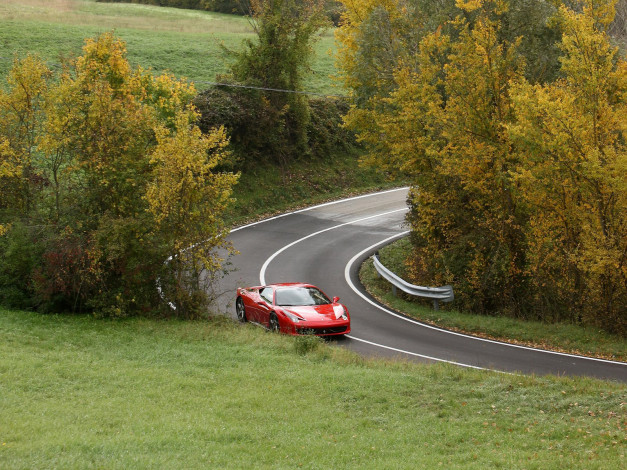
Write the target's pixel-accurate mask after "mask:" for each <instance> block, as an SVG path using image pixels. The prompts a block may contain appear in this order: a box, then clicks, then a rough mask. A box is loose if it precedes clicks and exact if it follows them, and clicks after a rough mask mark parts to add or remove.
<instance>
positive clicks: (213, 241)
mask: <svg viewBox="0 0 627 470" xmlns="http://www.w3.org/2000/svg"><path fill="white" fill-rule="evenodd" d="M33 69H35V70H40V68H37V67H34V66H33V65H32V64H31V62H30V61H25V62H24V63H23V64H21V63H16V66H15V67H14V71H13V75H14V76H28V75H29V74H30V71H32V70H33ZM22 88H24V87H22ZM18 91H19V87H18V86H17V85H13V86H12V87H10V91H9V94H8V95H7V96H9V97H11V96H18ZM194 95H195V90H194V88H193V86H191V85H188V84H186V83H184V82H182V81H179V80H176V79H174V77H172V76H169V75H162V76H160V77H153V76H152V75H151V74H150V73H147V72H145V71H143V70H141V69H137V70H134V71H133V70H131V67H130V66H129V64H128V61H127V60H126V48H125V45H124V43H123V42H122V41H120V40H119V39H117V38H115V37H114V36H113V34H111V33H107V34H103V35H101V36H100V37H99V38H97V39H88V40H87V41H86V44H85V47H84V49H83V55H82V56H81V57H79V58H78V59H77V60H76V62H75V63H73V64H72V65H71V66H69V67H68V68H66V69H65V70H64V71H63V73H62V74H61V76H60V77H59V78H58V80H57V81H56V82H54V83H53V82H50V83H49V84H48V86H47V87H39V88H38V91H37V93H34V94H32V96H31V97H30V101H27V100H26V94H22V95H19V96H18V97H19V99H18V98H16V99H15V100H13V101H11V100H9V99H8V98H7V99H3V100H2V101H1V102H0V105H1V106H0V116H4V118H3V119H2V123H3V124H4V126H5V128H9V125H10V124H11V123H12V122H14V121H15V120H12V119H11V118H12V116H14V115H15V114H16V113H15V110H16V109H18V110H21V109H27V106H26V104H27V103H29V102H33V100H34V99H35V98H36V100H37V101H38V102H39V103H41V106H40V114H41V116H40V117H39V118H38V119H36V120H35V121H37V122H40V125H39V126H36V127H34V128H33V129H34V131H33V136H34V137H33V139H32V140H31V145H30V146H29V147H28V148H29V149H30V150H31V157H30V158H29V159H28V160H27V159H25V158H21V157H20V158H18V157H19V156H20V155H21V154H19V153H17V152H16V150H15V149H16V148H17V149H20V148H22V147H24V145H22V146H19V145H18V146H16V145H15V144H11V142H9V143H8V144H7V137H5V138H4V141H3V143H2V145H0V149H1V150H2V156H3V165H2V167H1V168H2V169H3V170H2V171H3V174H2V176H4V177H6V178H12V177H14V175H15V174H17V173H19V171H17V169H19V168H21V166H24V165H25V164H24V163H22V162H24V161H28V162H30V169H31V170H30V171H31V175H32V176H31V177H30V178H22V179H21V180H20V181H22V183H23V184H25V185H26V186H27V187H28V192H29V194H31V195H32V196H31V198H30V199H31V201H33V203H32V204H31V205H30V207H25V208H24V209H22V208H21V207H19V205H18V204H17V202H16V203H13V202H11V203H10V205H9V208H10V209H12V210H13V212H10V211H6V212H5V213H4V217H3V219H2V220H0V223H3V226H4V227H7V226H11V228H10V229H8V230H7V229H6V228H5V230H4V231H5V232H6V233H5V234H4V238H3V240H0V241H1V242H2V243H0V250H2V254H3V255H7V254H8V253H9V252H10V251H11V250H12V248H11V247H15V246H23V245H25V244H26V245H29V246H32V247H34V248H33V250H32V251H33V252H35V254H34V255H33V258H35V259H37V258H38V262H36V263H33V265H32V266H30V268H28V267H27V268H24V269H21V270H20V272H21V273H22V278H20V279H14V280H11V278H10V276H9V275H8V274H7V273H11V272H14V271H15V262H14V261H15V260H14V258H12V257H10V256H9V257H7V256H3V259H2V261H0V283H6V284H11V282H15V283H21V284H22V285H23V286H25V288H24V289H25V292H24V296H27V297H30V302H31V303H32V304H34V305H35V306H38V307H39V308H42V309H52V310H83V309H93V310H95V311H98V312H100V313H101V314H105V315H129V314H138V313H148V312H153V313H154V312H155V309H154V306H155V305H158V304H159V303H160V299H159V296H158V292H157V289H156V283H157V280H159V282H160V284H161V286H162V287H163V290H164V291H167V292H168V293H171V294H172V295H173V296H174V297H175V298H176V300H178V301H179V304H178V307H179V308H178V309H177V312H176V313H177V314H178V315H183V316H187V317H193V316H198V315H200V313H201V312H202V311H203V307H204V306H205V304H206V301H207V296H206V295H205V294H203V293H202V292H199V291H196V292H194V295H193V296H186V292H185V290H186V289H187V288H188V287H190V286H194V285H199V282H198V279H199V278H200V277H201V276H203V271H205V270H206V271H209V272H211V271H215V270H216V267H217V263H218V258H217V254H216V249H217V248H219V247H223V246H224V245H225V241H224V240H225V233H224V230H223V227H222V222H221V217H222V213H223V211H224V210H225V208H226V205H227V203H228V201H229V194H230V190H231V187H232V185H233V184H235V182H236V180H237V177H236V176H235V175H232V174H220V173H214V171H213V170H214V168H215V167H216V165H217V164H218V163H219V162H220V161H221V160H222V159H223V158H225V155H226V153H225V152H224V147H225V146H226V144H227V140H226V137H225V135H224V132H223V131H222V130H220V129H217V130H211V131H210V132H209V133H208V135H207V136H202V135H201V133H200V131H199V130H198V128H197V127H196V125H195V122H196V120H197V117H198V115H197V113H196V111H195V110H194V109H193V107H192V106H191V105H190V101H191V98H192V97H193V96H194ZM33 97H35V98H33ZM14 101H15V102H17V103H19V106H17V105H14V104H12V103H13V102H14ZM9 137H11V134H9ZM14 160H15V161H17V162H18V163H10V164H9V163H6V162H13V161H14ZM5 163H6V164H5ZM20 165H21V166H20ZM181 172H183V173H181ZM22 173H23V170H22ZM34 182H41V183H38V184H35V183H34ZM176 182H178V183H176ZM176 184H179V187H178V189H177V187H176ZM164 194H165V195H167V197H168V198H170V199H169V200H168V199H164V198H163V195H164ZM176 204H178V206H177V205H176ZM20 211H21V212H20ZM17 212H20V215H19V217H18V216H17V215H16V213H17ZM199 217H203V220H202V221H201V220H199ZM182 220H186V221H187V225H186V224H185V223H182ZM19 221H22V222H23V224H17V223H16V222H19ZM13 251H15V250H14V249H13ZM181 253H185V254H186V256H192V257H193V258H192V259H193V260H194V261H195V263H194V264H192V265H190V264H184V263H182V262H178V261H177V262H172V263H166V260H167V259H168V258H169V257H170V256H174V257H175V258H177V259H182V258H183V257H182V256H180V254H181ZM177 256H178V257H177ZM190 268H191V272H192V275H191V276H190V275H189V274H188V273H189V272H190ZM3 273H4V274H6V275H3ZM194 276H196V277H194ZM183 279H185V282H183V281H182V280H183ZM0 288H2V289H4V288H7V289H8V288H10V286H7V285H2V286H0Z"/></svg>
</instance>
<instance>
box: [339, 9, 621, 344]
mask: <svg viewBox="0 0 627 470" xmlns="http://www.w3.org/2000/svg"><path fill="white" fill-rule="evenodd" d="M342 3H343V4H344V6H345V7H346V10H347V13H346V21H345V22H344V23H343V24H342V26H341V27H340V28H339V31H338V39H339V45H338V50H339V60H338V67H339V71H340V74H341V75H342V77H343V79H344V84H345V86H346V87H347V88H348V89H350V90H351V93H352V96H353V97H354V103H355V106H354V107H353V108H351V110H350V112H349V113H348V115H347V116H346V121H347V123H348V125H349V127H350V128H351V129H353V130H354V131H355V132H356V133H357V134H358V138H359V139H361V140H363V141H364V142H366V143H367V144H368V156H367V157H365V160H366V161H367V162H370V163H371V164H372V165H374V166H376V167H378V168H385V169H387V170H388V171H390V172H396V173H398V174H402V175H405V176H406V177H408V178H410V179H411V186H412V191H411V193H410V197H409V206H410V213H409V215H408V222H409V225H410V229H411V238H410V240H411V242H412V243H411V250H410V252H409V253H408V254H407V265H408V267H409V269H408V274H409V280H410V281H412V282H413V283H415V284H419V285H445V284H452V285H454V286H455V293H456V303H457V305H458V307H459V308H460V309H462V310H464V311H468V312H473V313H476V314H480V315H494V316H502V317H506V318H517V319H526V320H531V321H536V320H538V321H542V322H545V323H553V322H555V323H560V322H562V323H572V324H577V325H586V326H590V327H593V328H600V329H603V330H605V331H608V332H611V333H614V334H618V335H621V336H622V337H623V338H624V337H625V336H626V335H627V145H626V141H625V135H626V133H627V119H625V117H626V116H627V98H626V97H627V61H626V60H625V53H624V48H623V49H621V47H620V46H621V40H623V41H624V35H623V36H621V35H620V34H614V33H615V32H616V29H614V28H613V26H614V25H616V24H617V22H616V21H615V18H616V11H617V10H616V7H617V5H618V6H619V7H620V8H619V10H618V11H619V12H621V13H622V15H623V16H622V17H619V20H620V21H622V24H623V25H624V13H625V10H626V8H627V4H625V2H620V3H617V2H616V0H601V1H598V0H572V1H563V2H562V1H557V2H555V1H549V0H546V1H544V0H542V1H538V0H533V1H527V0H502V1H491V0H477V1H459V0H444V1H441V2H432V1H429V0H411V1H407V2H405V1H403V2H401V1H388V2H381V1H378V0H364V1H363V2H353V1H350V0H345V1H343V2H342ZM613 31H614V33H613ZM624 44H625V43H624V42H623V43H622V46H624ZM382 64H383V65H382Z"/></svg>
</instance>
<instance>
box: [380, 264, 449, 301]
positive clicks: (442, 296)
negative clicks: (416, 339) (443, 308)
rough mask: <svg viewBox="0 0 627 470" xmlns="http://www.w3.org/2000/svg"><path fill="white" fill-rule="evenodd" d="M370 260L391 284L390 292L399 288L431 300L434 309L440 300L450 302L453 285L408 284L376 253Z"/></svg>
mask: <svg viewBox="0 0 627 470" xmlns="http://www.w3.org/2000/svg"><path fill="white" fill-rule="evenodd" d="M372 260H373V262H374V267H375V269H376V270H377V272H378V273H379V276H381V277H383V278H384V279H386V280H387V281H388V282H389V283H390V284H392V292H393V293H394V295H396V292H397V291H396V289H400V290H402V291H403V292H405V293H406V294H409V295H415V296H416V297H424V298H427V299H431V300H433V308H434V309H435V310H439V308H440V302H452V301H453V299H454V295H453V286H442V287H422V286H415V285H413V284H410V283H409V282H407V281H405V280H403V279H401V278H400V277H398V276H397V275H396V274H394V273H393V272H392V271H390V270H389V269H388V268H386V267H385V266H383V264H381V261H379V257H378V256H377V253H375V254H374V255H372Z"/></svg>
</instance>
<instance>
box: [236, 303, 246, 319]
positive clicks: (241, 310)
mask: <svg viewBox="0 0 627 470" xmlns="http://www.w3.org/2000/svg"><path fill="white" fill-rule="evenodd" d="M236 310H237V318H238V320H239V321H242V322H243V321H246V312H245V310H244V302H242V299H238V300H237V306H236Z"/></svg>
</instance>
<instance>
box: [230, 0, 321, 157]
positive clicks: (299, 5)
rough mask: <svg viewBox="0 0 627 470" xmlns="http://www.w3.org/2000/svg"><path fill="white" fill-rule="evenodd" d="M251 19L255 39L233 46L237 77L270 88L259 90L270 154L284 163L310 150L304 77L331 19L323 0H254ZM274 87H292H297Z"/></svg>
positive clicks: (234, 66)
mask: <svg viewBox="0 0 627 470" xmlns="http://www.w3.org/2000/svg"><path fill="white" fill-rule="evenodd" d="M251 18H252V25H253V28H254V31H255V34H256V39H255V40H254V41H253V40H246V41H245V47H244V49H243V50H241V51H237V52H232V54H233V55H234V57H235V61H234V63H233V65H232V67H231V71H232V74H233V77H234V79H235V80H236V81H237V82H239V83H243V84H246V85H252V86H255V87H261V88H265V89H267V91H262V92H260V93H255V97H256V100H257V101H258V103H259V105H260V106H261V108H263V110H262V111H261V112H260V113H259V114H260V115H263V116H264V117H265V120H266V122H265V123H262V125H264V127H265V128H266V129H267V131H266V132H265V135H266V139H267V140H266V142H265V143H264V144H265V145H266V146H268V147H269V149H270V151H269V152H268V153H269V154H270V155H274V158H278V159H279V161H281V162H283V163H285V162H286V161H287V160H288V159H290V158H292V157H293V156H294V155H297V154H299V153H303V152H305V153H306V152H307V149H308V147H307V132H306V131H307V124H308V122H309V105H308V101H307V97H306V96H305V95H304V94H300V93H299V92H302V91H303V78H304V76H305V74H306V73H307V72H308V71H309V67H310V64H311V59H312V57H313V54H314V51H313V48H312V43H313V41H314V40H315V39H316V37H317V34H318V33H319V32H320V30H321V29H322V28H324V27H325V26H326V25H327V22H328V20H327V18H326V16H325V13H324V2H323V1H322V0H253V1H251ZM272 90H289V91H292V93H284V92H276V91H272Z"/></svg>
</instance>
